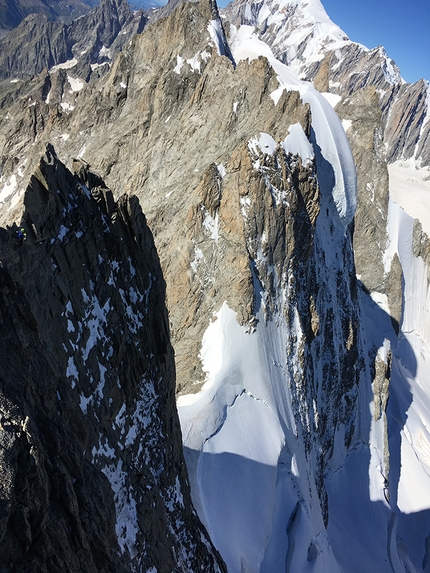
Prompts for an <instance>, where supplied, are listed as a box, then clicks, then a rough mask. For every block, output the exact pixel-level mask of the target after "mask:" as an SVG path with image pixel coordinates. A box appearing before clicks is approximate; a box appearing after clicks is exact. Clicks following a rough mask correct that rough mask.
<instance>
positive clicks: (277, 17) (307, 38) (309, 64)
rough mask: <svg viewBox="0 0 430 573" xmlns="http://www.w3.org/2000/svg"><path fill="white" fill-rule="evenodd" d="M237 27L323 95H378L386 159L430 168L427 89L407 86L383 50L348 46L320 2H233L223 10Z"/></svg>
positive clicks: (423, 83) (422, 84) (423, 85)
mask: <svg viewBox="0 0 430 573" xmlns="http://www.w3.org/2000/svg"><path fill="white" fill-rule="evenodd" d="M224 14H225V16H226V18H227V19H229V20H230V21H231V22H233V23H234V24H235V25H241V24H247V25H252V26H255V28H256V31H257V33H258V35H259V37H260V38H261V39H262V40H263V41H265V42H266V43H267V44H269V46H270V47H271V48H272V50H273V53H274V55H275V56H276V57H277V58H278V59H280V60H281V61H283V62H284V63H286V64H287V65H289V66H290V67H292V68H293V69H294V70H295V71H296V73H297V74H298V75H299V77H300V78H302V79H305V80H311V81H313V82H314V84H315V86H316V87H317V88H318V89H319V90H320V91H322V92H331V93H334V94H339V95H341V96H344V97H348V96H349V95H351V94H352V93H354V92H356V91H357V90H362V89H364V88H366V87H373V88H375V89H376V90H377V92H378V94H379V97H380V100H381V107H382V109H383V111H384V129H385V133H384V140H385V144H386V146H387V159H388V160H389V161H390V162H393V161H396V160H399V159H414V160H416V161H417V162H420V163H421V165H423V166H424V165H425V166H428V165H430V151H429V149H430V145H429V142H430V124H429V123H428V113H429V99H428V93H429V92H428V90H429V83H428V82H427V81H424V80H421V81H419V82H416V83H415V84H413V85H409V84H406V83H405V81H404V80H403V79H402V77H401V75H400V70H399V68H398V67H397V66H396V64H395V62H393V60H392V59H391V58H390V57H389V56H388V55H387V53H386V52H385V50H384V48H383V47H382V46H380V47H378V48H374V49H372V50H369V49H368V48H366V47H365V46H363V45H362V44H358V43H356V42H351V41H350V40H349V39H348V37H347V36H346V34H345V33H344V32H342V30H341V29H340V28H339V27H338V26H336V25H335V24H334V23H333V22H331V20H330V19H329V17H328V16H327V13H326V12H325V10H324V7H323V5H322V3H321V2H320V0H281V1H280V2H277V1H276V2H275V1H274V0H273V1H272V0H264V1H263V2H261V1H258V0H251V1H249V2H248V0H233V2H231V3H230V4H229V5H228V7H227V8H226V9H225V11H224Z"/></svg>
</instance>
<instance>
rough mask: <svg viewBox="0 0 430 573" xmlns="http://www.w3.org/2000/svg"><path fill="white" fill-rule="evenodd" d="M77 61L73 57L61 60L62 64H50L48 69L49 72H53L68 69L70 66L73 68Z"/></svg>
mask: <svg viewBox="0 0 430 573" xmlns="http://www.w3.org/2000/svg"><path fill="white" fill-rule="evenodd" d="M77 63H78V60H77V59H76V58H73V59H72V60H67V62H63V63H62V64H57V65H56V66H52V68H51V69H50V70H49V73H50V74H53V73H54V72H56V71H58V70H70V68H74V67H75V66H76V64H77Z"/></svg>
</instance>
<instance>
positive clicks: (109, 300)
mask: <svg viewBox="0 0 430 573" xmlns="http://www.w3.org/2000/svg"><path fill="white" fill-rule="evenodd" d="M74 170H75V174H74V175H72V173H70V172H69V171H68V170H67V169H66V168H65V167H64V165H63V164H62V163H61V162H60V161H59V160H58V159H57V157H56V155H55V152H54V150H53V148H52V147H48V149H47V151H46V154H45V156H44V157H43V159H42V161H41V162H40V165H39V168H38V169H37V170H36V172H35V173H34V175H33V176H32V178H31V180H30V183H29V185H28V187H27V189H26V191H25V195H24V198H23V205H24V211H23V214H22V219H21V221H20V223H19V227H20V228H22V229H24V230H25V233H26V239H25V240H24V241H23V242H22V241H21V240H20V239H19V238H18V237H17V234H16V224H14V225H13V226H12V227H6V228H2V230H1V245H0V248H1V251H0V252H1V261H2V266H1V322H2V332H3V334H2V344H1V351H0V360H1V364H0V372H1V374H0V376H1V446H2V447H1V450H0V451H1V461H2V476H3V477H2V482H1V516H2V517H1V522H0V547H1V551H0V556H1V557H0V561H1V564H2V567H3V569H4V570H5V571H6V570H7V571H30V570H31V571H65V570H66V571H85V572H88V571H112V572H113V571H116V572H117V571H147V570H149V569H151V567H152V568H156V569H157V571H165V572H167V571H172V570H181V571H196V570H200V568H201V567H202V566H203V567H204V568H205V569H206V570H211V571H217V570H222V567H223V565H222V562H221V560H220V559H219V557H218V556H217V553H216V551H215V550H214V549H213V548H211V544H210V542H209V540H208V538H207V536H206V532H205V531H204V529H203V528H202V527H201V525H200V523H199V521H198V519H197V517H196V515H195V513H194V511H193V509H192V506H191V502H190V497H189V495H190V494H189V486H188V482H187V477H186V472H185V467H184V461H183V454H182V448H181V441H180V431H179V425H178V417H177V413H176V407H175V399H174V386H175V367H174V360H173V350H172V347H171V345H170V341H169V330H168V322H167V312H166V309H165V306H164V298H165V283H164V279H163V276H162V273H161V270H160V266H159V262H158V257H157V254H156V251H155V247H154V244H153V240H152V235H151V233H150V231H149V230H148V228H147V226H146V222H145V217H144V215H143V214H142V211H141V210H140V206H139V203H138V200H137V199H136V198H135V197H126V196H123V197H121V198H120V199H119V201H118V202H115V201H114V200H113V197H112V193H111V192H110V191H109V190H108V189H107V188H106V186H105V185H104V184H103V182H102V181H101V180H100V179H99V178H98V177H97V176H95V175H93V174H92V173H91V172H90V171H88V166H87V165H86V164H85V163H83V162H80V161H76V162H75V163H74Z"/></svg>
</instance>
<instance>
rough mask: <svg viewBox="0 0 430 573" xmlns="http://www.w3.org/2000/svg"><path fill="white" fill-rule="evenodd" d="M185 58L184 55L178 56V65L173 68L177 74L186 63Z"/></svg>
mask: <svg viewBox="0 0 430 573" xmlns="http://www.w3.org/2000/svg"><path fill="white" fill-rule="evenodd" d="M184 62H185V58H183V57H182V56H176V66H175V67H174V68H173V71H174V72H175V74H180V73H181V69H182V66H183V65H184Z"/></svg>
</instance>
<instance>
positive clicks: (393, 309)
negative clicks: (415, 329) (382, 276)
mask: <svg viewBox="0 0 430 573" xmlns="http://www.w3.org/2000/svg"><path fill="white" fill-rule="evenodd" d="M403 288H404V277H403V269H402V265H401V263H400V259H399V257H398V255H397V253H396V254H395V255H394V257H393V260H392V261H391V266H390V271H389V272H388V274H387V278H386V281H385V293H386V295H387V299H388V308H389V309H390V316H391V322H392V324H393V328H394V331H395V332H396V333H397V334H399V331H400V326H401V324H402V318H403V306H404V300H403Z"/></svg>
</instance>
